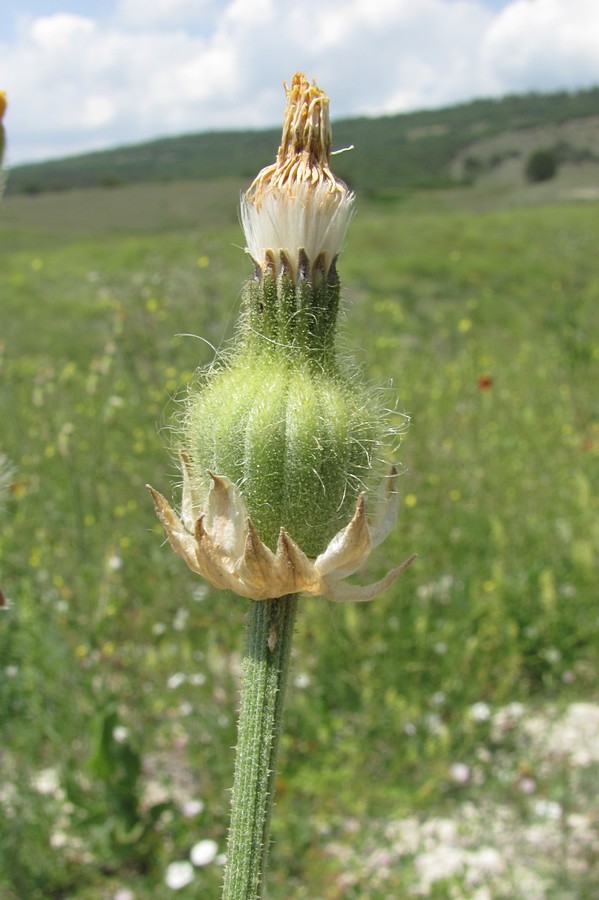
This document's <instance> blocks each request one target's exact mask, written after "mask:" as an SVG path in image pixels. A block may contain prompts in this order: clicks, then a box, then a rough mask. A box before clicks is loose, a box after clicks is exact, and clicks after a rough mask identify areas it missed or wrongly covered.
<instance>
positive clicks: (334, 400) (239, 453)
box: [184, 348, 385, 557]
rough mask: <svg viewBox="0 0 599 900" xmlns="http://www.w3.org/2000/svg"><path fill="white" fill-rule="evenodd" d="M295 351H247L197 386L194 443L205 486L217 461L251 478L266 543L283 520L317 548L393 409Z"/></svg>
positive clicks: (235, 476) (309, 549)
mask: <svg viewBox="0 0 599 900" xmlns="http://www.w3.org/2000/svg"><path fill="white" fill-rule="evenodd" d="M287 349H288V348H287ZM289 356H290V354H289V353H288V352H286V350H281V351H280V352H269V353H264V354H260V353H259V354H255V353H250V352H248V353H241V354H240V355H239V356H238V357H237V358H236V359H235V360H234V362H233V363H232V365H231V367H230V368H222V369H220V370H217V371H216V372H214V371H213V372H211V373H210V374H209V375H208V376H207V377H206V379H205V380H204V382H203V384H200V385H199V386H198V387H197V388H192V390H191V392H190V396H189V400H188V405H187V413H186V419H185V425H184V445H185V449H186V451H187V453H188V455H189V457H190V461H191V464H192V472H193V473H194V477H195V478H196V479H197V483H198V485H199V486H201V487H202V488H203V489H205V490H207V489H208V487H209V478H208V476H207V475H206V472H207V470H211V471H214V472H216V473H218V474H219V475H227V476H228V477H229V478H231V480H232V481H234V482H235V483H236V484H237V485H238V486H239V487H240V488H241V491H242V494H243V497H244V500H245V503H246V505H247V508H248V512H249V515H250V516H251V517H252V519H253V521H254V524H255V526H256V529H257V531H258V534H259V536H260V537H261V538H262V540H263V541H264V542H265V543H266V544H268V545H269V546H270V547H271V548H272V549H274V548H275V547H276V543H277V538H278V534H279V531H280V528H281V526H283V527H284V528H285V529H286V530H287V531H288V533H289V534H290V535H291V537H292V538H293V539H294V540H295V541H296V542H297V543H298V544H299V546H300V547H301V548H302V550H304V552H305V553H307V554H308V555H309V556H312V557H314V556H317V555H318V554H319V553H321V552H322V551H323V550H324V548H325V547H326V545H327V543H328V542H329V540H330V539H331V538H332V537H333V535H334V534H335V533H336V532H337V531H338V530H339V529H340V528H342V527H344V526H345V525H346V524H347V523H348V522H349V520H350V518H351V516H352V514H353V511H354V506H355V502H356V498H357V495H358V494H359V492H360V491H361V490H363V489H364V488H365V487H367V486H368V485H369V483H370V482H371V480H372V478H373V475H374V473H375V472H376V465H375V463H376V459H377V458H378V456H379V453H380V451H379V445H380V444H381V441H382V439H383V435H384V433H385V425H384V416H383V412H382V410H381V408H380V405H379V403H378V398H377V397H376V395H375V396H374V397H373V396H371V395H370V393H369V392H368V390H367V389H365V388H362V387H361V386H360V385H359V384H354V383H353V381H351V380H350V378H349V377H344V376H342V375H339V374H338V373H334V374H332V373H330V372H329V373H327V372H323V371H321V370H319V369H317V368H316V367H315V366H313V365H310V364H308V362H307V361H306V360H302V359H299V360H297V359H293V358H291V359H290V358H289Z"/></svg>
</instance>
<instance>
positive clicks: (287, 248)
mask: <svg viewBox="0 0 599 900" xmlns="http://www.w3.org/2000/svg"><path fill="white" fill-rule="evenodd" d="M285 90H286V93H287V109H286V111H285V121H284V124H283V135H282V138H281V145H280V147H279V151H278V153H277V159H276V162H275V163H273V164H272V165H270V166H267V167H266V168H264V169H262V171H261V172H260V173H259V174H258V176H257V177H256V179H255V180H254V182H253V184H252V185H251V187H250V188H249V190H248V191H247V193H246V194H244V195H243V196H242V198H241V221H242V224H243V229H244V232H245V237H246V241H247V247H248V252H249V254H250V256H251V257H252V258H253V259H254V261H255V262H256V264H257V265H258V266H264V265H266V263H267V261H268V260H269V258H270V259H272V261H273V262H274V266H275V272H276V274H279V272H280V270H281V265H282V264H281V256H282V255H283V257H284V258H286V260H287V261H288V263H289V264H290V267H291V269H292V271H293V272H295V273H297V271H298V267H299V261H300V250H303V251H304V253H305V255H306V257H307V260H308V262H309V263H312V264H314V263H315V262H316V260H317V259H318V258H319V257H321V259H322V261H323V269H324V270H325V271H326V270H328V268H329V267H330V265H331V263H332V262H334V260H335V259H336V257H337V256H338V255H339V253H340V251H341V248H342V246H343V241H344V239H345V234H346V232H347V227H348V225H349V221H350V218H351V215H352V210H353V200H354V195H353V194H352V193H351V192H350V191H349V190H348V188H347V186H346V185H345V184H344V183H343V182H342V181H340V180H339V179H338V178H336V177H335V176H334V175H333V173H332V172H331V169H330V160H331V123H330V119H329V98H328V97H327V95H326V94H325V93H324V91H322V90H321V89H320V88H319V87H317V85H316V84H314V83H312V84H311V83H310V82H309V81H308V79H307V78H306V76H305V75H302V74H301V73H297V74H295V75H294V76H293V80H292V82H291V87H290V88H287V86H285Z"/></svg>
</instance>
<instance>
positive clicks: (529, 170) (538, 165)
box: [526, 150, 557, 183]
mask: <svg viewBox="0 0 599 900" xmlns="http://www.w3.org/2000/svg"><path fill="white" fill-rule="evenodd" d="M556 172H557V157H556V155H555V153H554V152H553V151H552V150H535V151H534V152H533V153H531V154H530V156H529V157H528V160H527V162H526V178H527V179H528V181H531V182H533V183H536V182H539V181H549V180H550V179H551V178H553V177H554V175H555V173H556Z"/></svg>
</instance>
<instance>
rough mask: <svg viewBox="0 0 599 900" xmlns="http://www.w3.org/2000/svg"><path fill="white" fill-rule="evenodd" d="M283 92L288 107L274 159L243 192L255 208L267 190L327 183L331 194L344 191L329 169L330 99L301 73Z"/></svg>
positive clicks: (285, 189)
mask: <svg viewBox="0 0 599 900" xmlns="http://www.w3.org/2000/svg"><path fill="white" fill-rule="evenodd" d="M285 93H286V94H287V109H286V111H285V120H284V122H283V135H282V137H281V145H280V147H279V150H278V153H277V159H276V162H274V163H273V164H272V165H270V166H266V168H264V169H262V171H261V172H260V173H259V174H258V176H257V177H256V178H255V180H254V182H253V184H252V185H251V187H250V188H249V190H248V192H247V194H246V197H247V199H248V200H249V201H250V202H251V203H253V204H254V205H255V206H256V208H257V209H260V207H261V205H262V200H263V197H264V194H265V193H266V192H268V191H289V192H291V191H293V188H294V186H298V185H300V184H310V185H311V186H312V187H316V186H319V185H326V187H327V188H328V190H329V191H330V192H331V193H335V192H337V191H338V192H340V193H345V192H346V191H347V187H346V186H345V184H344V183H343V182H342V181H340V180H339V179H337V178H335V176H334V175H333V173H332V172H331V169H330V161H331V140H332V138H331V121H330V118H329V98H328V97H327V95H326V94H325V92H324V91H323V90H321V88H319V87H318V85H317V84H316V83H315V82H312V84H310V82H309V81H308V79H307V78H306V76H305V75H303V74H302V73H301V72H296V74H295V75H294V76H293V80H292V82H291V87H290V88H288V87H287V85H285Z"/></svg>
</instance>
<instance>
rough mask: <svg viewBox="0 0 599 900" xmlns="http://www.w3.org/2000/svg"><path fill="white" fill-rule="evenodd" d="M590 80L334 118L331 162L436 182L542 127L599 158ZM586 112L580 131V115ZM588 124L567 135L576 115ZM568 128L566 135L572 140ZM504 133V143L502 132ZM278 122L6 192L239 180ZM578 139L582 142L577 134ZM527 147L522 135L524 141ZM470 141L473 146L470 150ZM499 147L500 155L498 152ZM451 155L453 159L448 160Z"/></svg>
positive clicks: (178, 142)
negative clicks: (559, 130)
mask: <svg viewBox="0 0 599 900" xmlns="http://www.w3.org/2000/svg"><path fill="white" fill-rule="evenodd" d="M598 110H599V87H598V88H593V89H590V90H586V91H578V92H575V93H569V92H561V93H556V94H535V93H533V94H526V95H522V96H508V97H504V98H503V99H500V100H475V101H473V102H471V103H466V104H461V105H459V106H453V107H449V108H445V109H437V110H426V111H421V112H415V113H408V114H402V115H395V116H386V117H382V118H366V117H363V118H358V119H351V120H344V121H339V122H336V123H334V127H333V139H334V145H335V147H338V148H343V147H347V146H349V145H353V146H354V147H355V149H354V150H353V151H352V152H351V153H344V154H341V155H340V156H338V157H336V160H335V170H336V172H337V173H338V174H339V175H340V177H342V178H344V179H345V180H346V181H347V182H348V183H349V184H350V185H352V186H353V187H356V188H359V189H360V191H361V192H363V193H367V192H369V191H370V192H373V193H379V192H384V191H385V190H389V189H391V190H397V189H404V188H414V187H423V186H426V187H429V186H430V187H439V186H443V185H448V184H452V183H456V182H459V181H462V180H464V178H466V179H471V178H473V177H475V176H476V175H478V174H479V173H480V172H481V171H484V170H485V169H488V168H489V167H493V166H494V165H497V164H498V163H500V162H501V161H502V160H503V159H505V158H508V157H510V155H511V156H512V157H513V156H514V155H518V153H519V152H520V151H519V149H518V148H519V144H520V141H519V136H520V135H522V134H523V133H525V132H527V131H528V132H530V131H531V130H533V131H534V130H535V129H536V130H537V133H538V131H539V129H542V128H545V129H547V131H546V133H545V140H546V141H549V142H550V143H552V142H553V143H554V144H556V145H559V146H557V151H558V153H559V154H560V155H561V157H562V158H564V159H568V160H572V159H585V160H588V159H595V160H596V159H599V120H598V119H597V111H598ZM593 117H594V118H595V123H594V128H593V129H591V130H592V132H593V133H592V135H591V137H590V138H588V137H587V136H586V135H588V132H589V128H588V121H589V120H591V119H593ZM577 122H581V123H587V127H585V128H583V133H584V135H585V136H584V137H582V138H580V139H577V138H576V123H577ZM565 123H570V124H571V125H572V123H573V127H570V129H569V131H568V135H569V138H568V141H564V140H563V139H560V140H555V141H554V140H553V138H552V131H551V128H552V126H560V125H562V126H563V125H564V124H565ZM571 134H574V138H573V139H571ZM499 135H504V140H503V143H502V145H501V146H502V149H501V153H499V154H497V153H494V154H491V155H490V156H489V155H488V154H487V156H485V155H484V153H483V155H482V157H481V156H479V155H477V153H476V152H475V150H476V147H477V146H479V145H481V142H482V145H483V146H484V145H485V142H487V145H488V144H489V142H491V143H492V141H493V139H496V138H497V137H498V136H499ZM506 135H508V136H510V135H513V141H512V143H511V144H510V140H509V139H508V141H507V144H506V140H505V136H506ZM278 140H279V130H278V129H273V130H268V131H239V132H212V133H206V134H192V135H183V136H181V137H174V138H163V139H160V140H155V141H151V142H150V143H145V144H138V145H135V146H127V147H120V148H117V149H114V150H107V151H102V152H97V153H88V154H85V155H82V156H76V157H70V158H66V159H60V160H52V161H49V162H44V163H34V164H28V165H22V166H17V167H15V168H14V169H13V170H12V171H11V172H10V178H9V182H8V186H7V193H8V194H11V193H12V194H17V193H40V192H43V191H55V190H67V189H70V188H75V187H98V186H100V187H101V186H104V187H111V186H115V185H122V184H135V183H143V182H170V181H175V180H182V179H192V180H202V181H206V180H212V179H216V178H225V177H232V178H240V179H247V180H248V181H249V180H250V179H251V178H253V177H254V175H255V173H256V172H257V171H258V169H259V168H260V167H261V166H263V165H265V164H266V163H267V162H269V161H270V160H272V158H273V154H274V153H275V152H276V148H277V146H278ZM585 142H586V143H585ZM524 144H525V146H526V141H525V142H524ZM469 148H474V150H473V152H472V153H469ZM502 154H503V155H502ZM456 161H460V162H459V164H458V165H456Z"/></svg>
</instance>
